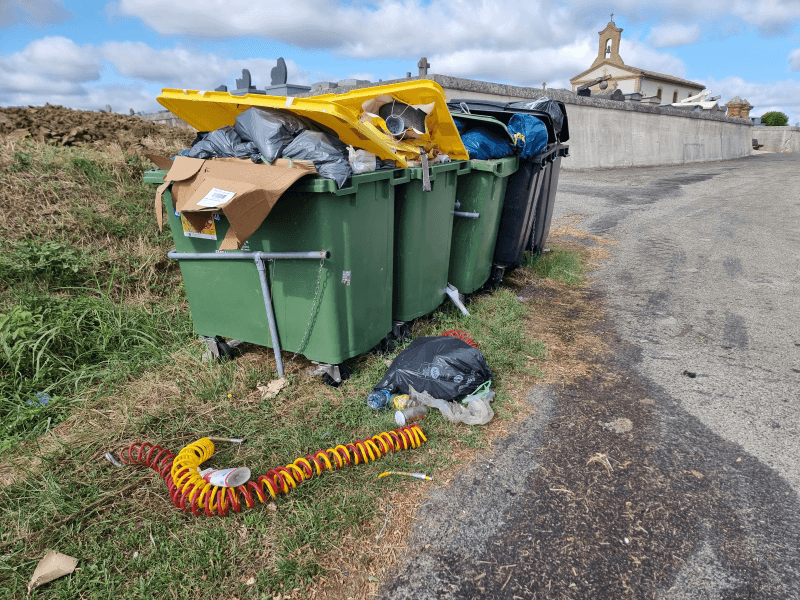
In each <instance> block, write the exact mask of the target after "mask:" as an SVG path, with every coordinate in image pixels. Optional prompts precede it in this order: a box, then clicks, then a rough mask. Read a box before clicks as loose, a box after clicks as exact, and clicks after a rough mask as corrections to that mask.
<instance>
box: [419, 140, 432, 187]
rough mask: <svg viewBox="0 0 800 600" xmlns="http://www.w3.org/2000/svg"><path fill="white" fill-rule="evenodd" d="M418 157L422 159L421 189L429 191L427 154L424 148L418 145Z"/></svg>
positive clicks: (429, 176)
mask: <svg viewBox="0 0 800 600" xmlns="http://www.w3.org/2000/svg"><path fill="white" fill-rule="evenodd" d="M419 159H420V160H421V161H422V191H423V192H430V191H431V168H430V166H429V165H428V155H427V153H426V152H425V148H423V147H422V146H420V147H419Z"/></svg>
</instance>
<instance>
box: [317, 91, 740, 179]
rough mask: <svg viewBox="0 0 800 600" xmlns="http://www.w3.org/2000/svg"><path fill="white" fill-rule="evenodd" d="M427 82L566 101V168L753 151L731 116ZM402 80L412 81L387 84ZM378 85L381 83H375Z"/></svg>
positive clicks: (503, 98)
mask: <svg viewBox="0 0 800 600" xmlns="http://www.w3.org/2000/svg"><path fill="white" fill-rule="evenodd" d="M411 79H412V80H413V79H419V78H418V77H412V78H411ZM424 79H430V80H432V81H435V82H436V83H438V84H439V85H441V86H442V88H444V91H445V95H446V96H447V99H448V100H453V99H456V98H474V99H482V100H496V101H499V102H511V101H516V100H527V99H530V100H533V99H536V98H540V97H542V96H548V97H549V98H552V99H554V100H560V101H562V102H564V104H565V105H566V108H567V115H568V117H569V130H570V136H571V138H570V140H569V142H568V144H569V147H570V158H569V159H567V160H564V161H562V163H561V165H562V168H565V169H595V168H614V167H644V166H656V165H673V164H682V163H688V162H702V161H715V160H728V159H732V158H740V157H742V156H749V155H750V153H751V152H752V138H753V137H754V136H753V135H752V131H753V125H752V123H751V121H750V120H749V119H737V118H729V117H726V116H724V114H722V113H719V112H715V113H708V112H705V113H695V112H691V111H686V110H682V109H679V108H672V107H661V106H652V105H647V104H641V103H638V102H615V101H612V100H603V99H600V98H592V97H588V98H587V97H583V96H577V95H576V94H574V93H572V92H570V91H567V90H541V89H536V88H526V87H518V86H511V85H503V84H497V83H489V82H485V81H475V80H472V79H461V78H458V77H448V76H445V75H428V76H427V77H425V78H424ZM401 81H408V80H407V79H401V80H397V81H384V82H382V84H389V83H398V82H401ZM373 85H376V84H375V83H371V84H369V86H373ZM356 87H368V86H367V85H362V86H354V87H339V88H335V89H333V90H326V92H325V93H330V92H334V93H337V94H341V93H345V92H348V91H350V90H352V89H355V88H356ZM307 95H309V96H310V95H313V94H307Z"/></svg>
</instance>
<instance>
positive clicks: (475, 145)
mask: <svg viewBox="0 0 800 600" xmlns="http://www.w3.org/2000/svg"><path fill="white" fill-rule="evenodd" d="M461 141H462V142H464V147H465V148H466V149H467V152H469V157H470V158H474V159H478V160H490V159H492V158H505V157H506V156H511V155H512V154H513V153H514V148H513V146H512V145H511V143H510V142H508V141H507V140H504V139H502V138H499V137H498V136H496V135H494V134H493V133H491V132H490V131H488V130H486V129H484V128H483V127H476V128H474V129H470V130H469V131H468V132H467V133H465V134H464V135H462V136H461Z"/></svg>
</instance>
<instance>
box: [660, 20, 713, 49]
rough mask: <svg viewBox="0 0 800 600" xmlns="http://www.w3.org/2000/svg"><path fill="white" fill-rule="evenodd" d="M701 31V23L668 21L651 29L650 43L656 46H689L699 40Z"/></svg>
mask: <svg viewBox="0 0 800 600" xmlns="http://www.w3.org/2000/svg"><path fill="white" fill-rule="evenodd" d="M701 33H702V32H701V31H700V26H699V25H688V26H687V25H682V24H680V23H666V24H664V25H656V26H655V27H653V28H652V29H651V30H650V43H651V44H652V45H653V46H655V47H656V48H669V47H675V46H688V45H690V44H694V43H696V42H698V41H699V40H700V36H701Z"/></svg>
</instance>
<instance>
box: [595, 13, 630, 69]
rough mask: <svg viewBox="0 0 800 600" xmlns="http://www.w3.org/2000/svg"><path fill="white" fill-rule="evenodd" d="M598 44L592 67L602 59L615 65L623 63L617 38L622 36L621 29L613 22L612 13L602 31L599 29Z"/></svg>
mask: <svg viewBox="0 0 800 600" xmlns="http://www.w3.org/2000/svg"><path fill="white" fill-rule="evenodd" d="M599 33H600V45H599V48H598V51H597V58H595V59H594V62H593V63H592V67H596V66H597V65H599V64H600V63H602V62H604V61H608V62H610V63H612V64H616V65H620V66H622V65H624V64H625V63H624V62H623V61H622V58H621V57H620V55H619V40H620V37H621V36H622V29H620V28H619V27H617V25H616V24H615V23H614V13H611V20H610V21H609V22H608V25H606V28H605V29H603V31H600V32H599Z"/></svg>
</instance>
